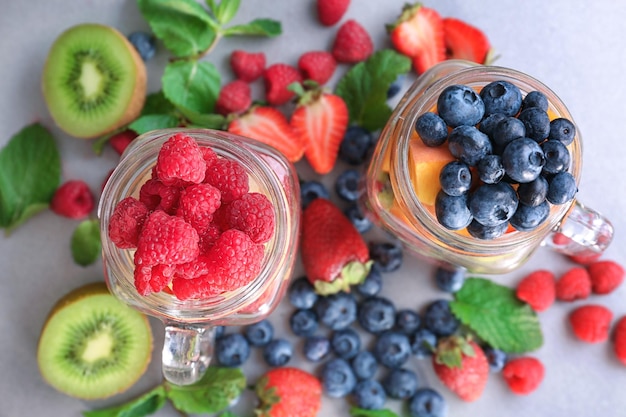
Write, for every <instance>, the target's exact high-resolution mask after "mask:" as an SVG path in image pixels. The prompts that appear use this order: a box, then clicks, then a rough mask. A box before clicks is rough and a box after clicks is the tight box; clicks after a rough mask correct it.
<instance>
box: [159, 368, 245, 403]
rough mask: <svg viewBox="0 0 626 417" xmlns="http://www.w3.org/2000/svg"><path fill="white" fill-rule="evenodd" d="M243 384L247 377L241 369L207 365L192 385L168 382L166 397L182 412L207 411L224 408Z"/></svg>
mask: <svg viewBox="0 0 626 417" xmlns="http://www.w3.org/2000/svg"><path fill="white" fill-rule="evenodd" d="M166 384H167V382H166ZM245 388H246V377H245V376H244V374H243V372H242V371H241V369H238V368H220V367H210V368H209V369H208V370H207V372H206V374H205V375H204V376H203V377H202V379H201V380H200V381H199V382H197V383H195V384H193V385H187V386H177V385H172V384H167V397H168V398H169V400H170V401H171V402H172V405H174V407H175V408H176V409H177V410H179V411H182V412H183V413H188V414H210V413H217V412H219V411H222V410H224V409H226V408H227V407H228V406H229V405H230V403H231V401H232V400H234V399H235V398H237V397H239V395H241V392H242V391H243V390H244V389H245Z"/></svg>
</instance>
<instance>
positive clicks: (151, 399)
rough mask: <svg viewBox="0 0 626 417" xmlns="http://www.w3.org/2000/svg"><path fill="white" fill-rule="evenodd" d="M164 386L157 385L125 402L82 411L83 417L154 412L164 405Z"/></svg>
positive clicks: (129, 416) (123, 416)
mask: <svg viewBox="0 0 626 417" xmlns="http://www.w3.org/2000/svg"><path fill="white" fill-rule="evenodd" d="M165 400H166V397H165V388H164V387H163V385H159V386H157V387H156V388H154V389H153V390H152V391H150V392H147V393H146V394H144V395H142V396H141V397H138V398H135V399H133V400H131V401H129V402H127V403H125V404H122V405H118V406H115V407H109V408H102V409H99V410H92V411H84V412H83V416H84V417H144V416H148V415H150V414H154V413H156V412H157V411H158V410H160V409H161V408H162V407H163V405H165Z"/></svg>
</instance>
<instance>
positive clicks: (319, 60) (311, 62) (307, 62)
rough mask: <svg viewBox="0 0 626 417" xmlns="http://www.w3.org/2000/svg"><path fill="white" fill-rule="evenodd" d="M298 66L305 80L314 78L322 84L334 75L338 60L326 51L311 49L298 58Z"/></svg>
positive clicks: (313, 79)
mask: <svg viewBox="0 0 626 417" xmlns="http://www.w3.org/2000/svg"><path fill="white" fill-rule="evenodd" d="M298 68H299V69H300V71H301V72H302V76H303V78H304V79H305V80H312V81H315V82H316V83H318V84H320V85H322V84H326V82H327V81H328V80H330V77H332V76H333V73H334V72H335V68H337V61H335V58H334V57H333V55H332V54H331V53H328V52H326V51H311V52H306V53H304V54H302V56H301V57H300V59H299V60H298Z"/></svg>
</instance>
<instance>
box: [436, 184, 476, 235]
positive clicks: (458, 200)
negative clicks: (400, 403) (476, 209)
mask: <svg viewBox="0 0 626 417" xmlns="http://www.w3.org/2000/svg"><path fill="white" fill-rule="evenodd" d="M435 215H436V216H437V220H438V221H439V223H440V224H441V225H442V226H443V227H445V228H446V229H450V230H459V229H464V228H465V227H467V225H468V224H470V222H471V221H472V213H470V211H469V208H468V207H467V194H463V195H460V196H456V197H454V196H450V195H448V194H446V193H444V192H443V191H439V193H438V194H437V198H436V199H435Z"/></svg>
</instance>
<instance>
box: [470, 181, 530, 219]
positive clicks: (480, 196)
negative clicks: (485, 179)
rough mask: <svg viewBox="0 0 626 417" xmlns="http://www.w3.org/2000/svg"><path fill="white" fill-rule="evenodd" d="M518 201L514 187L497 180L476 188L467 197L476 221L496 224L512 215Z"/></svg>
mask: <svg viewBox="0 0 626 417" xmlns="http://www.w3.org/2000/svg"><path fill="white" fill-rule="evenodd" d="M518 203H519V199H518V198H517V193H516V192H515V189H514V188H513V187H512V186H511V185H510V184H507V183H506V182H499V183H497V184H483V185H481V186H479V187H478V188H476V190H475V191H474V192H473V193H472V194H471V195H470V197H469V202H468V207H469V210H470V212H471V213H472V216H473V218H474V220H476V221H477V222H478V223H480V224H482V225H484V226H497V225H499V224H501V223H505V222H507V221H508V220H509V219H510V218H511V216H513V213H515V210H516V209H517V205H518Z"/></svg>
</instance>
